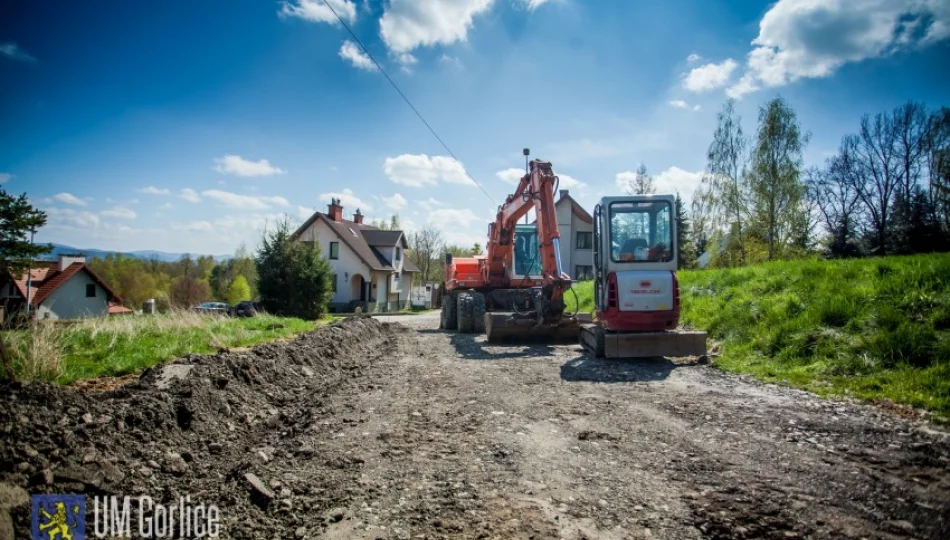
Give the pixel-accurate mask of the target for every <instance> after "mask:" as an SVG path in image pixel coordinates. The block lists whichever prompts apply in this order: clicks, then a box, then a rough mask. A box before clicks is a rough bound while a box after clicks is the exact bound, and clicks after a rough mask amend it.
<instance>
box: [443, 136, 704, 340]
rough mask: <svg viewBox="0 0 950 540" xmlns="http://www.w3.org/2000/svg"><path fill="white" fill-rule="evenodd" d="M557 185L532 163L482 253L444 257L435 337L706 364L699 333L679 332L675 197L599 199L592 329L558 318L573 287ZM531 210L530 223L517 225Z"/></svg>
mask: <svg viewBox="0 0 950 540" xmlns="http://www.w3.org/2000/svg"><path fill="white" fill-rule="evenodd" d="M524 155H525V156H526V157H527V156H528V155H529V151H528V149H525V151H524ZM558 183H559V180H558V177H557V175H556V174H554V171H553V169H552V166H551V163H549V162H546V161H541V160H537V159H535V160H531V161H530V162H529V163H528V167H527V173H526V174H525V175H524V176H523V177H522V178H521V180H520V181H519V183H518V186H517V188H516V189H515V192H514V193H512V194H510V195H508V197H507V198H506V199H505V202H504V204H502V205H501V206H499V208H498V213H497V215H496V218H495V221H494V222H493V223H491V224H489V228H488V242H487V249H486V254H485V255H484V256H476V257H453V256H452V255H451V254H446V256H445V276H444V280H445V281H444V287H443V291H444V292H443V298H442V312H441V323H440V326H441V328H443V329H447V330H458V331H459V332H461V333H480V332H482V331H484V332H485V333H486V336H487V339H488V341H489V342H490V343H498V342H505V341H523V340H532V341H534V340H538V339H541V340H542V341H547V342H561V341H573V342H577V340H578V339H579V340H580V343H581V344H582V345H583V346H584V348H585V349H587V350H588V351H590V352H592V353H593V354H594V355H596V356H598V357H606V358H643V357H654V356H705V354H706V334H705V333H704V332H685V331H680V330H678V329H677V326H678V324H679V309H680V306H679V284H678V282H677V279H676V265H677V254H676V249H675V243H674V242H675V239H676V219H675V211H674V208H675V206H674V200H675V199H674V197H673V196H672V195H628V196H621V197H604V198H603V199H602V200H601V202H600V204H598V205H597V207H596V208H595V210H594V231H593V246H594V254H593V255H594V274H595V275H594V297H595V298H594V303H595V307H596V320H595V319H594V318H593V317H591V316H590V314H586V313H566V312H565V302H564V297H565V294H567V293H571V294H574V291H573V290H572V289H571V286H572V284H573V283H574V282H573V280H572V279H571V277H570V276H569V275H568V274H566V273H565V272H564V270H563V268H562V265H561V247H560V233H559V232H558V224H557V214H556V208H555V201H554V194H555V193H557V189H558ZM530 210H534V211H535V215H536V218H537V219H536V220H535V223H533V224H530V225H529V224H519V223H518V222H519V220H520V219H521V218H522V217H524V216H525V215H527V214H528V212H529V211H530Z"/></svg>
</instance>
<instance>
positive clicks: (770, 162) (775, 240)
mask: <svg viewBox="0 0 950 540" xmlns="http://www.w3.org/2000/svg"><path fill="white" fill-rule="evenodd" d="M808 139H809V135H808V134H807V133H802V132H801V128H800V127H799V125H798V118H797V116H796V114H795V111H794V110H792V109H791V108H790V107H789V106H788V104H787V103H786V102H785V100H783V99H782V98H781V97H777V98H774V99H772V100H770V101H769V102H768V103H766V104H765V105H764V106H762V107H761V108H760V109H759V128H758V133H757V137H756V143H755V146H754V147H753V149H752V163H751V173H752V174H751V176H750V182H751V185H750V187H751V188H752V197H753V201H752V205H753V211H754V221H755V224H756V225H757V226H759V227H760V228H761V230H762V231H763V232H764V233H765V234H764V237H765V241H766V244H767V245H768V259H769V260H773V259H775V257H776V255H777V250H778V249H779V248H780V247H785V246H786V245H787V244H788V242H789V241H790V240H791V239H792V237H793V236H794V235H795V232H796V230H795V229H796V224H798V223H800V222H801V221H802V218H803V216H802V214H803V213H805V212H806V210H805V207H804V203H805V186H804V184H803V183H802V181H801V169H802V164H803V160H802V152H803V151H804V148H805V146H806V145H807V144H808Z"/></svg>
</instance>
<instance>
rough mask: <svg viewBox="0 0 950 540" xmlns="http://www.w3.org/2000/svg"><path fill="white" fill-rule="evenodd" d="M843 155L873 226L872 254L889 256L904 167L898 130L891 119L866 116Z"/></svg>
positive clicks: (844, 143)
mask: <svg viewBox="0 0 950 540" xmlns="http://www.w3.org/2000/svg"><path fill="white" fill-rule="evenodd" d="M841 146H842V154H843V155H844V156H845V159H847V160H848V166H849V167H850V168H851V170H852V171H853V174H852V175H851V176H850V177H849V180H850V181H851V183H852V186H853V187H854V189H855V191H856V192H857V194H858V198H859V199H860V200H861V203H862V205H863V206H864V209H865V210H866V211H867V216H868V218H869V221H870V224H871V230H870V231H869V232H870V235H869V237H870V240H871V251H872V252H874V253H876V254H878V255H886V254H887V252H888V232H889V230H890V226H891V209H892V208H893V203H894V198H895V197H896V195H897V193H898V191H899V190H900V189H901V185H902V182H901V177H902V176H901V171H900V169H901V163H900V159H899V156H898V151H897V130H896V129H895V126H894V120H893V118H892V117H890V116H888V115H886V114H880V113H879V114H877V115H875V116H874V117H873V118H871V117H870V116H868V115H864V117H863V118H862V119H861V130H860V132H859V134H858V135H847V136H845V138H844V140H843V141H842V143H841Z"/></svg>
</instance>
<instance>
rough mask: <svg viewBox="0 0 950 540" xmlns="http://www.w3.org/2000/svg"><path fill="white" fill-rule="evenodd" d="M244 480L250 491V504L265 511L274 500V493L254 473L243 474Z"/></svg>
mask: <svg viewBox="0 0 950 540" xmlns="http://www.w3.org/2000/svg"><path fill="white" fill-rule="evenodd" d="M244 480H245V481H246V482H247V484H248V486H249V487H250V490H251V502H252V503H254V504H255V505H257V506H258V507H259V508H261V509H262V510H267V507H268V506H270V503H271V502H272V501H273V500H274V497H275V495H274V492H273V491H271V489H270V488H269V487H267V485H266V484H265V483H264V482H262V481H261V479H260V478H258V477H257V475H255V474H254V473H245V474H244Z"/></svg>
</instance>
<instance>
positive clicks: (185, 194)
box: [178, 188, 201, 203]
mask: <svg viewBox="0 0 950 540" xmlns="http://www.w3.org/2000/svg"><path fill="white" fill-rule="evenodd" d="M178 196H179V197H181V198H182V199H185V200H186V201H188V202H191V203H197V202H201V195H198V192H197V191H195V190H193V189H191V188H185V189H183V190H181V191H180V192H179V193H178Z"/></svg>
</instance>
